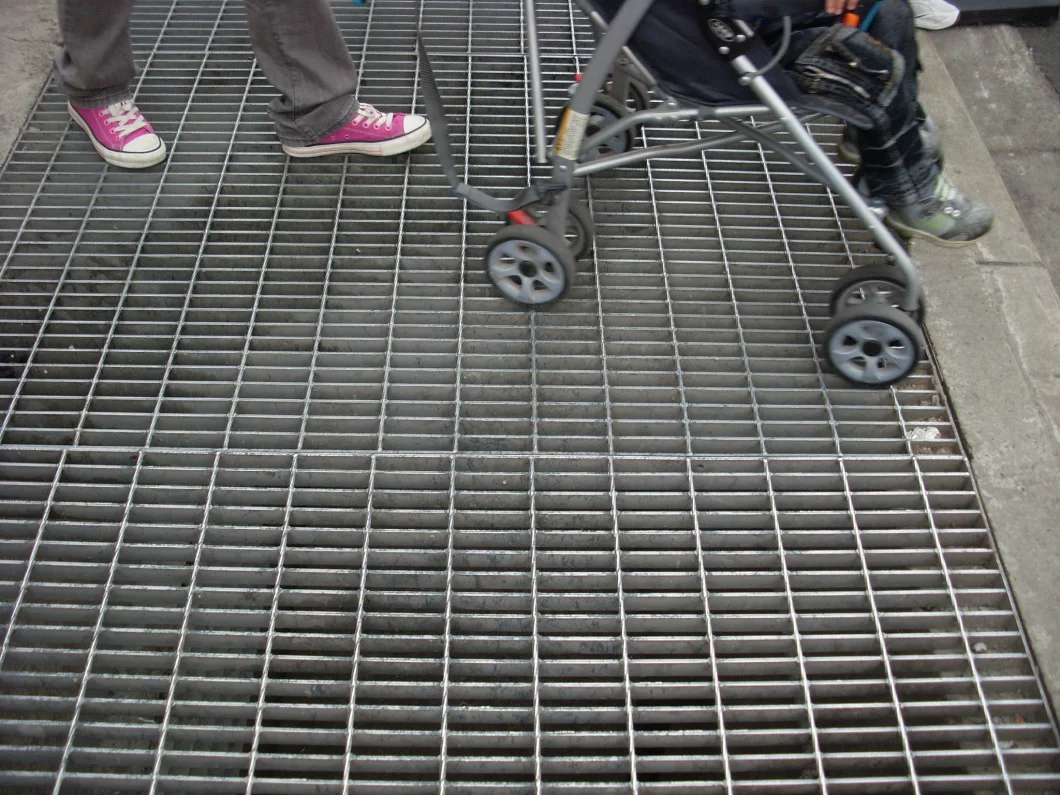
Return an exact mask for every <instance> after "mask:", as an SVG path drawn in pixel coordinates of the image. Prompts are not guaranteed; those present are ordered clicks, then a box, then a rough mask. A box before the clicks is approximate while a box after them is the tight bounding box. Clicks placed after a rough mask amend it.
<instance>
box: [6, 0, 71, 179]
mask: <svg viewBox="0 0 1060 795" xmlns="http://www.w3.org/2000/svg"><path fill="white" fill-rule="evenodd" d="M60 41H61V40H60V37H59V26H58V24H57V23H56V21H55V3H46V2H36V1H35V2H26V0H0V48H2V50H3V53H4V57H3V58H0V86H3V87H4V102H3V105H0V164H2V163H4V162H5V161H6V160H7V155H8V152H10V150H11V145H12V144H13V143H14V142H15V138H16V137H18V133H19V131H20V130H21V129H22V125H23V124H24V123H25V121H26V117H27V116H29V112H30V110H32V108H33V103H34V102H36V100H37V96H38V95H39V94H40V90H41V88H42V87H43V86H44V83H45V81H46V80H47V79H48V77H49V75H50V74H51V69H52V58H54V57H55V52H56V50H57V49H58V47H59V44H60Z"/></svg>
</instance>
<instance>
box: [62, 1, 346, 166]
mask: <svg viewBox="0 0 1060 795" xmlns="http://www.w3.org/2000/svg"><path fill="white" fill-rule="evenodd" d="M244 2H245V4H246V8H247V21H248V23H249V28H250V43H251V45H252V46H253V47H254V54H255V55H256V56H257V58H258V64H259V65H260V66H261V70H262V71H263V72H264V73H265V77H266V78H268V80H269V82H270V83H272V85H273V86H274V87H275V88H276V89H277V90H278V91H279V92H280V95H281V96H279V97H278V98H276V99H275V100H273V101H272V102H271V103H270V106H269V116H270V117H271V118H272V120H273V123H274V124H275V125H276V133H277V135H279V137H280V140H281V141H283V142H284V143H287V144H294V145H305V144H310V143H313V142H315V141H316V140H318V139H319V138H322V137H323V136H325V135H327V134H328V133H330V132H332V131H334V130H336V129H338V128H339V127H341V126H342V125H343V124H345V123H346V122H348V121H349V120H350V119H352V118H353V115H354V113H355V112H356V110H357V101H356V100H355V98H354V92H355V91H356V88H357V70H356V68H355V67H354V65H353V59H352V58H350V53H349V51H348V50H347V49H346V42H345V40H344V39H343V38H342V33H341V31H340V30H339V26H338V23H337V22H336V21H335V16H334V14H333V13H332V11H331V5H330V3H329V2H328V0H244ZM58 4H59V27H60V30H61V31H62V34H63V41H64V42H65V46H64V48H63V51H62V52H61V53H60V54H59V56H58V57H57V58H56V59H55V73H56V80H57V82H58V85H59V90H60V91H62V92H63V93H64V94H66V96H67V97H69V99H70V101H71V102H73V103H74V104H75V105H80V106H82V107H103V106H105V105H109V104H111V103H113V102H118V101H120V100H123V99H129V98H130V97H132V80H133V77H134V76H135V73H136V69H135V66H134V64H133V56H132V45H131V42H130V39H129V15H130V13H131V11H132V6H133V0H92V1H91V2H89V0H58Z"/></svg>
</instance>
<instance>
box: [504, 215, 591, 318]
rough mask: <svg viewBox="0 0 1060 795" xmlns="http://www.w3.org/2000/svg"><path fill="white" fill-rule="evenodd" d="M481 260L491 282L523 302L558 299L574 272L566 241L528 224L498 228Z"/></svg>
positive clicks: (566, 288) (569, 284) (568, 286)
mask: <svg viewBox="0 0 1060 795" xmlns="http://www.w3.org/2000/svg"><path fill="white" fill-rule="evenodd" d="M485 260H486V272H487V273H488V274H489V277H490V281H492V282H493V284H494V286H495V287H496V288H497V289H498V290H500V291H501V293H503V294H504V296H505V297H506V298H509V299H510V300H512V301H515V302H516V303H517V304H522V305H523V306H545V305H546V304H551V303H553V302H554V301H558V300H559V299H560V298H562V297H563V296H564V295H566V293H567V290H568V289H570V286H571V285H572V284H573V283H574V280H575V278H577V275H578V270H577V265H576V264H575V261H574V255H573V254H571V251H570V248H569V247H568V245H567V241H565V240H564V239H563V238H561V237H559V236H557V235H554V234H552V233H551V232H549V231H548V230H547V229H544V228H542V227H540V226H530V225H529V224H513V225H512V226H506V227H504V228H503V229H501V230H500V231H499V232H498V233H497V234H496V235H494V236H493V240H491V241H490V243H489V246H488V247H487V248H486V256H485Z"/></svg>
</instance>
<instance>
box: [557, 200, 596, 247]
mask: <svg viewBox="0 0 1060 795" xmlns="http://www.w3.org/2000/svg"><path fill="white" fill-rule="evenodd" d="M595 235H596V227H595V226H594V225H593V219H592V216H590V215H589V208H588V207H586V206H585V205H584V204H582V203H581V202H580V201H578V200H577V199H571V200H570V205H568V207H567V227H566V229H565V231H564V237H566V238H567V245H568V246H570V251H571V254H573V255H574V258H575V259H582V258H583V257H585V256H586V255H587V254H588V253H589V252H590V251H591V250H592V247H593V237H595Z"/></svg>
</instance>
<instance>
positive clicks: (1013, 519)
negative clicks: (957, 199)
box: [914, 36, 1060, 708]
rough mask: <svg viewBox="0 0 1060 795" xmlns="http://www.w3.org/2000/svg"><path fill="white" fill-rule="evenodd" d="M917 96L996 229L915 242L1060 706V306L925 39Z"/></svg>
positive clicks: (940, 346) (964, 413) (983, 483)
mask: <svg viewBox="0 0 1060 795" xmlns="http://www.w3.org/2000/svg"><path fill="white" fill-rule="evenodd" d="M921 58H922V60H923V63H924V74H923V80H922V88H921V93H922V96H923V98H924V102H925V105H926V106H927V107H928V108H929V109H930V110H931V112H932V115H933V116H935V118H936V120H937V121H938V124H939V128H940V131H941V133H942V138H943V140H944V141H945V144H946V163H947V172H948V173H949V174H950V175H951V176H952V178H953V180H954V182H955V183H956V184H957V185H958V186H959V187H960V188H961V189H962V190H965V191H966V192H967V193H968V194H970V195H973V196H975V197H976V198H979V199H981V200H983V201H986V202H987V203H989V204H990V205H991V206H992V207H993V208H994V210H995V212H996V214H997V221H996V227H995V230H994V231H993V232H992V233H991V234H990V235H989V236H988V237H987V238H986V239H985V240H984V241H983V242H982V243H980V244H977V245H975V246H971V247H969V248H967V249H961V250H958V251H953V250H946V249H940V248H937V247H933V246H929V245H917V247H916V249H915V251H914V255H915V258H916V260H917V262H918V263H919V264H920V266H921V273H922V275H923V279H924V290H925V296H926V299H927V303H928V314H927V332H928V336H929V338H930V340H931V344H932V348H933V350H934V352H935V355H936V359H937V362H938V365H939V370H940V374H941V376H942V380H943V382H944V383H945V386H946V389H947V392H948V394H949V397H950V401H951V404H952V407H953V411H954V414H955V415H956V417H957V418H958V421H959V425H960V428H961V434H962V437H963V440H964V442H965V445H966V449H967V452H968V454H969V457H970V459H971V463H972V471H973V472H974V475H975V478H976V482H977V484H978V486H979V490H980V494H981V497H982V501H983V506H984V509H985V511H986V514H987V516H988V519H989V522H990V526H991V528H992V530H993V533H994V538H995V541H996V544H997V548H998V551H999V552H1000V555H1001V560H1002V565H1003V566H1004V568H1005V571H1006V573H1007V575H1008V579H1009V583H1010V586H1011V589H1012V591H1013V594H1014V596H1015V599H1016V603H1017V607H1018V609H1019V612H1020V614H1021V616H1022V619H1023V623H1024V627H1025V630H1026V632H1027V634H1028V637H1029V639H1030V642H1031V647H1032V650H1033V652H1034V655H1035V658H1036V660H1037V663H1038V665H1039V667H1040V669H1041V673H1042V678H1043V680H1044V682H1045V686H1046V689H1047V691H1048V694H1049V697H1050V699H1051V700H1052V703H1053V705H1054V708H1055V707H1056V706H1057V705H1060V491H1058V489H1057V486H1058V484H1060V297H1058V296H1057V293H1056V290H1055V289H1054V287H1053V284H1052V281H1051V280H1050V278H1049V274H1048V271H1047V270H1046V268H1045V266H1044V265H1043V264H1042V261H1041V257H1040V256H1039V254H1038V252H1037V250H1036V249H1035V246H1034V243H1033V242H1032V241H1031V239H1030V236H1029V235H1028V234H1027V230H1026V228H1025V227H1024V224H1023V221H1022V220H1021V218H1020V216H1019V213H1018V212H1017V210H1016V207H1015V205H1014V204H1013V202H1012V199H1011V197H1010V196H1009V194H1008V191H1007V189H1006V188H1005V184H1004V182H1003V181H1002V179H1001V176H1000V174H999V173H998V171H997V169H996V167H995V166H994V162H993V160H992V158H991V156H990V153H989V151H988V150H987V147H986V144H985V143H984V141H983V140H982V137H981V136H980V134H979V131H978V129H977V128H976V125H975V123H974V120H973V119H972V118H971V116H970V114H969V112H968V109H967V107H966V106H965V104H964V101H963V100H962V98H961V95H960V93H959V92H958V90H957V87H956V86H955V85H954V82H953V80H952V78H951V77H950V74H949V72H948V71H947V69H946V65H945V63H944V62H943V61H942V59H941V58H940V57H939V55H938V52H937V51H936V50H935V48H934V46H933V45H932V44H931V41H930V38H929V37H926V36H925V37H922V39H921Z"/></svg>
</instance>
